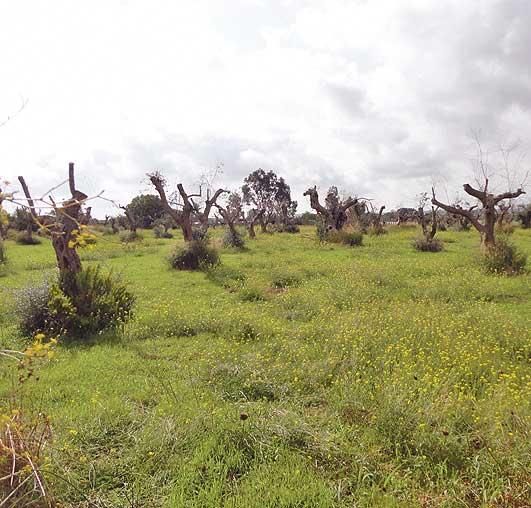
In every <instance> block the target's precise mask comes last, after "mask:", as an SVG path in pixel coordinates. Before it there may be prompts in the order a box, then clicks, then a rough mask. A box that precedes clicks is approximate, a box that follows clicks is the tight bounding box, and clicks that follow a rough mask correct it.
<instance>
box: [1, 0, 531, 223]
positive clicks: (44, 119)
mask: <svg viewBox="0 0 531 508" xmlns="http://www.w3.org/2000/svg"><path fill="white" fill-rule="evenodd" d="M530 27H531V2H529V0H504V1H497V0H483V1H480V0H477V1H474V0H465V1H463V0H459V1H454V0H434V1H431V0H371V1H368V0H367V1H362V0H360V1H356V0H350V1H342V0H210V1H207V0H194V1H188V0H187V1H184V0H168V1H164V0H149V1H148V0H93V1H91V2H87V1H81V0H68V1H60V0H50V1H48V2H42V1H40V0H34V1H27V0H17V1H13V0H0V55H1V58H0V123H2V121H3V120H5V118H6V117H8V116H9V115H11V114H12V113H13V112H15V111H16V110H17V109H18V108H19V106H20V104H21V101H23V100H27V101H28V102H27V105H26V107H25V108H24V110H23V111H22V112H21V113H20V114H18V115H17V116H16V117H15V118H13V119H12V120H11V121H10V122H8V123H7V124H5V125H4V126H2V127H1V128H0V176H1V177H4V178H7V179H8V180H11V181H13V180H15V179H16V176H17V175H18V174H23V175H25V176H26V179H27V181H28V183H29V184H30V186H31V187H32V188H34V189H35V193H38V192H41V191H44V190H45V189H46V188H47V187H51V186H52V185H54V184H56V183H57V182H59V181H61V180H62V179H63V178H64V177H65V175H66V170H67V165H68V162H69V161H74V162H76V167H77V174H78V182H79V185H78V186H79V187H80V189H81V190H83V191H85V192H87V193H96V192H98V191H100V190H101V189H105V194H106V195H107V196H108V197H109V198H113V199H115V200H117V201H119V202H122V203H126V202H128V201H129V199H130V198H131V197H132V196H133V195H134V194H135V193H138V192H142V191H144V192H145V191H147V190H148V189H149V186H148V184H147V182H146V180H145V173H146V172H148V171H151V170H153V169H160V170H161V171H163V172H164V173H165V174H166V175H167V176H168V179H169V181H170V182H171V183H173V184H175V183H177V182H178V181H182V182H183V183H185V184H186V185H188V186H193V185H194V184H195V183H196V182H197V181H198V179H199V176H200V174H201V173H204V172H206V171H208V170H209V169H211V168H213V167H215V166H216V165H217V164H218V163H223V165H224V174H223V177H222V178H221V179H220V180H219V183H220V184H222V185H223V186H224V187H230V188H236V187H238V186H240V185H241V181H242V179H243V178H244V177H245V176H246V175H247V174H248V173H249V172H250V171H252V170H254V169H256V168H258V167H262V168H264V169H273V170H275V171H276V172H277V173H278V174H280V175H282V176H284V177H285V178H286V180H287V181H288V183H289V184H290V185H291V187H292V190H293V194H294V198H295V199H297V200H298V201H299V203H300V204H301V208H303V209H305V208H307V207H308V205H307V204H306V203H305V198H303V197H302V195H301V194H302V192H303V191H304V190H305V189H306V188H307V187H308V186H309V185H314V184H315V185H317V186H318V187H319V188H320V189H321V190H322V191H325V190H326V188H327V187H328V186H330V185H332V184H334V185H337V186H338V187H340V188H341V189H342V190H344V191H345V192H349V193H351V194H353V195H354V194H356V195H361V196H364V197H371V198H374V199H375V202H376V203H378V204H379V203H385V204H386V205H387V206H388V208H391V207H396V206H407V205H411V204H414V202H415V196H416V194H418V193H419V192H420V191H423V190H429V188H430V187H431V185H432V183H436V184H437V187H438V189H441V194H442V197H445V196H446V195H448V196H449V197H450V198H452V197H454V196H455V193H456V190H457V189H458V188H459V187H460V185H461V184H462V183H463V182H464V181H467V180H470V175H471V171H472V168H471V158H472V156H473V155H474V153H475V152H474V146H473V143H472V141H471V134H472V133H478V132H480V136H481V139H482V142H483V143H484V146H485V147H486V148H487V149H488V150H492V151H493V153H494V151H495V149H496V147H499V146H501V145H505V146H507V145H508V144H511V143H512V142H513V141H519V143H520V144H519V153H520V154H524V153H525V151H526V150H527V149H528V147H529V144H530V143H529V142H530V141H531V140H530V137H531V29H530ZM491 160H492V166H493V168H494V172H495V173H496V172H497V171H498V170H499V169H500V167H499V165H498V163H497V162H495V155H493V156H492V159H491ZM526 163H527V159H525V158H524V159H515V161H514V165H515V166H518V168H517V169H518V170H519V171H520V170H525V164H526ZM520 166H524V167H520ZM109 206H110V205H108V204H106V203H103V202H102V203H100V204H98V205H96V207H97V210H98V214H99V215H101V214H103V213H105V212H107V211H109Z"/></svg>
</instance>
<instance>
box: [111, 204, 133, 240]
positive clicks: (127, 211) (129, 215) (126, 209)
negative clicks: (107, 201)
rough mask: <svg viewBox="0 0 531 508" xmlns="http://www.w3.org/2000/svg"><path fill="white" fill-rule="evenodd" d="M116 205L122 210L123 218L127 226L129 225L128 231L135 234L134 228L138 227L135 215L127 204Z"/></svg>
mask: <svg viewBox="0 0 531 508" xmlns="http://www.w3.org/2000/svg"><path fill="white" fill-rule="evenodd" d="M118 206H119V208H121V209H122V210H123V211H124V215H125V220H126V222H127V226H128V227H129V231H131V233H134V234H136V230H137V229H138V219H137V217H136V215H135V214H134V212H133V211H132V210H131V209H130V208H129V207H128V206H123V205H118ZM113 230H114V229H113Z"/></svg>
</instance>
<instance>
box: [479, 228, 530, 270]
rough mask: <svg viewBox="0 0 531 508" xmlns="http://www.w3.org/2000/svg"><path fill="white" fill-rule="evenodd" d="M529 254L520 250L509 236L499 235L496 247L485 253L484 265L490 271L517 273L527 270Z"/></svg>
mask: <svg viewBox="0 0 531 508" xmlns="http://www.w3.org/2000/svg"><path fill="white" fill-rule="evenodd" d="M526 261H527V256H526V255H525V254H524V253H522V252H519V251H518V250H517V248H516V246H515V245H514V244H512V243H510V242H509V241H508V239H507V238H504V237H499V238H498V240H497V241H496V245H495V246H494V247H490V248H488V249H486V250H485V252H484V253H483V259H482V262H483V266H484V268H485V270H486V271H487V272H489V273H503V274H506V275H517V274H519V273H522V272H524V271H525V264H526Z"/></svg>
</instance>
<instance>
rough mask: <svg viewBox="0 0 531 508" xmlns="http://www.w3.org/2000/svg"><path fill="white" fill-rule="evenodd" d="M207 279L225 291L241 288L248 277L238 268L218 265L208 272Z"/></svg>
mask: <svg viewBox="0 0 531 508" xmlns="http://www.w3.org/2000/svg"><path fill="white" fill-rule="evenodd" d="M207 278H208V279H209V280H211V281H212V282H214V283H215V284H218V285H220V286H222V287H224V288H225V289H234V288H237V287H241V286H242V285H243V283H244V282H245V280H246V279H247V276H246V275H245V273H244V272H242V271H241V270H238V269H237V268H233V267H231V266H227V265H221V264H218V265H215V266H214V267H212V268H210V269H209V270H208V272H207Z"/></svg>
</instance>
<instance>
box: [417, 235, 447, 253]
mask: <svg viewBox="0 0 531 508" xmlns="http://www.w3.org/2000/svg"><path fill="white" fill-rule="evenodd" d="M413 247H415V249H416V250H419V251H422V252H441V251H442V250H443V243H442V242H441V240H437V238H433V239H432V240H427V239H426V238H424V237H420V238H416V239H415V240H414V241H413Z"/></svg>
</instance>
